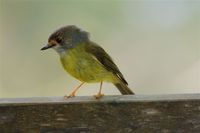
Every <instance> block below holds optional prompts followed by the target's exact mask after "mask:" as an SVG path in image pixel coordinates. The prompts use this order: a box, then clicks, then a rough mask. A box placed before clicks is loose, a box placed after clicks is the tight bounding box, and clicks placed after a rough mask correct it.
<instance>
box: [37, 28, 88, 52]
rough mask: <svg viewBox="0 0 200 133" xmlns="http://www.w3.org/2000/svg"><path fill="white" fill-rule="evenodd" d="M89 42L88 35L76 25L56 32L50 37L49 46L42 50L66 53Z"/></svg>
mask: <svg viewBox="0 0 200 133" xmlns="http://www.w3.org/2000/svg"><path fill="white" fill-rule="evenodd" d="M88 40H89V37H88V33H87V32H85V31H82V30H81V29H79V28H78V27H76V26H74V25H69V26H65V27H62V28H60V29H58V30H56V31H55V32H54V33H53V34H51V35H50V36H49V39H48V44H47V45H45V46H44V47H43V48H42V49H41V50H46V49H49V48H53V49H55V50H56V51H57V52H58V53H62V52H63V51H64V52H65V51H66V50H68V49H72V48H74V47H76V46H77V45H80V44H83V43H84V42H87V41H88Z"/></svg>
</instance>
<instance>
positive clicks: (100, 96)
mask: <svg viewBox="0 0 200 133" xmlns="http://www.w3.org/2000/svg"><path fill="white" fill-rule="evenodd" d="M103 96H104V94H102V93H98V94H97V95H94V97H95V98H96V99H100V98H102V97H103Z"/></svg>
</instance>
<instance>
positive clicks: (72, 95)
mask: <svg viewBox="0 0 200 133" xmlns="http://www.w3.org/2000/svg"><path fill="white" fill-rule="evenodd" d="M75 96H76V95H75V94H74V93H71V94H70V95H69V96H67V95H65V96H64V99H68V98H73V97H75Z"/></svg>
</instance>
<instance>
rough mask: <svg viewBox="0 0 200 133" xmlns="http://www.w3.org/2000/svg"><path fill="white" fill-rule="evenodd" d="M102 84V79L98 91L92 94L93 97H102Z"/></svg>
mask: <svg viewBox="0 0 200 133" xmlns="http://www.w3.org/2000/svg"><path fill="white" fill-rule="evenodd" d="M102 85H103V81H101V83H100V89H99V92H98V93H97V95H94V97H95V98H96V99H100V98H102V97H103V96H104V94H102V93H101V90H102Z"/></svg>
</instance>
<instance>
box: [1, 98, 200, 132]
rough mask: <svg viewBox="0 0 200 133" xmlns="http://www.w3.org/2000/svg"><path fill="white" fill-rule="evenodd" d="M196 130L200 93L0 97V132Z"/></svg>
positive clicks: (197, 127) (199, 113) (198, 117)
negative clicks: (66, 97)
mask: <svg viewBox="0 0 200 133" xmlns="http://www.w3.org/2000/svg"><path fill="white" fill-rule="evenodd" d="M129 132H130V133H133V132H134V133H199V132H200V94H178V95H134V96H105V97H103V98H102V99H100V100H96V99H94V98H93V97H75V98H71V99H68V100H64V99H63V98H62V97H44V98H39V97H37V98H16V99H0V133H129Z"/></svg>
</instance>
